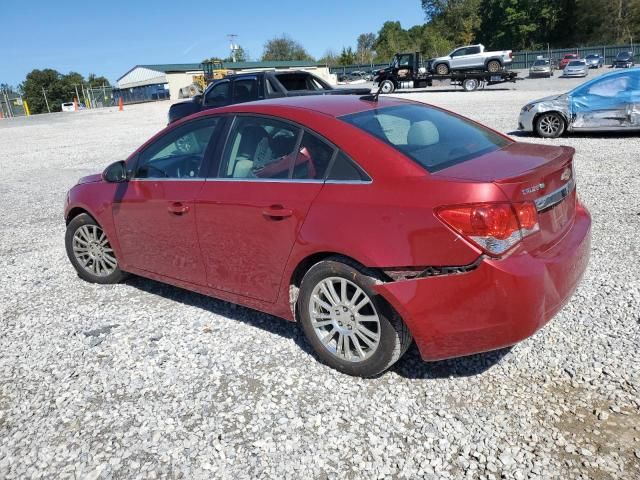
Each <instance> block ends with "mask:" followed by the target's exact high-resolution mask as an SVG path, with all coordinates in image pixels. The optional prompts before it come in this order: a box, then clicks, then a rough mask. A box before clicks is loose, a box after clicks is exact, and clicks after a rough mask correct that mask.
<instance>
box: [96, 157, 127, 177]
mask: <svg viewBox="0 0 640 480" xmlns="http://www.w3.org/2000/svg"><path fill="white" fill-rule="evenodd" d="M102 179H103V180H104V181H105V182H109V183H122V182H126V181H127V180H128V178H127V164H126V163H125V162H124V160H120V161H119V162H115V163H112V164H111V165H109V166H108V167H107V168H105V170H104V172H102Z"/></svg>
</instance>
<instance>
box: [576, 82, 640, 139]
mask: <svg viewBox="0 0 640 480" xmlns="http://www.w3.org/2000/svg"><path fill="white" fill-rule="evenodd" d="M639 106H640V74H639V73H638V72H625V73H624V74H618V75H613V76H610V77H605V78H602V79H599V80H597V81H595V82H593V83H589V84H587V85H585V86H584V87H583V88H581V89H578V90H576V91H575V92H573V93H572V94H571V96H570V108H571V116H572V127H573V129H574V130H593V129H625V128H633V129H637V128H640V111H639V110H640V108H639Z"/></svg>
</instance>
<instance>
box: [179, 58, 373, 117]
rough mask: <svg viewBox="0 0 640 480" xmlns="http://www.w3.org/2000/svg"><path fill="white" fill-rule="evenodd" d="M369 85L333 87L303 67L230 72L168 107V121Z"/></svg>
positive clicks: (354, 91) (363, 91) (356, 91)
mask: <svg viewBox="0 0 640 480" xmlns="http://www.w3.org/2000/svg"><path fill="white" fill-rule="evenodd" d="M369 92H370V89H368V88H361V89H355V88H354V89H347V88H333V87H332V86H331V85H329V84H328V83H327V82H325V81H324V80H322V79H321V78H319V77H317V76H315V75H313V74H311V73H309V72H305V71H298V70H291V71H282V72H277V71H275V72H273V71H272V72H256V73H247V74H240V75H231V76H229V77H226V78H223V79H221V80H217V81H215V82H213V83H212V84H211V85H209V86H208V87H207V89H206V90H205V91H204V93H203V94H202V95H196V96H195V97H193V98H191V99H189V100H187V101H184V102H179V103H174V104H173V105H171V107H169V123H173V122H175V121H176V120H179V119H181V118H184V117H186V116H188V115H192V114H194V113H196V112H199V111H201V110H208V109H210V108H219V107H223V106H225V105H231V104H235V103H244V102H251V101H254V100H263V99H267V98H278V97H291V96H301V95H349V94H357V95H366V94H368V93H369Z"/></svg>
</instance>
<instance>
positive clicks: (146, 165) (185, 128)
mask: <svg viewBox="0 0 640 480" xmlns="http://www.w3.org/2000/svg"><path fill="white" fill-rule="evenodd" d="M219 122H220V119H219V118H218V117H210V118H204V119H200V120H195V121H192V122H189V123H187V124H185V125H181V126H180V127H178V128H174V129H172V130H170V131H168V132H167V133H166V134H165V135H163V136H162V137H161V138H160V139H158V140H156V141H155V142H154V143H153V144H151V145H150V146H149V147H147V148H146V149H145V150H144V151H143V152H142V153H141V154H140V155H139V157H138V163H137V168H136V172H135V174H134V178H175V179H180V178H182V179H184V178H199V177H203V176H204V175H203V173H204V172H203V168H202V167H203V161H204V157H205V152H206V150H207V146H208V145H209V142H210V141H211V139H212V138H213V134H214V131H215V129H216V126H218V124H219Z"/></svg>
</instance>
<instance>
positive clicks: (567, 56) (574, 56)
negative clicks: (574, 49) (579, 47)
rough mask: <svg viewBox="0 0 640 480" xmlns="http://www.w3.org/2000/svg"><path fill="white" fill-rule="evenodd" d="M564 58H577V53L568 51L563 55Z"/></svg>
mask: <svg viewBox="0 0 640 480" xmlns="http://www.w3.org/2000/svg"><path fill="white" fill-rule="evenodd" d="M564 58H578V55H576V54H575V53H570V54H567V55H565V56H564Z"/></svg>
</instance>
